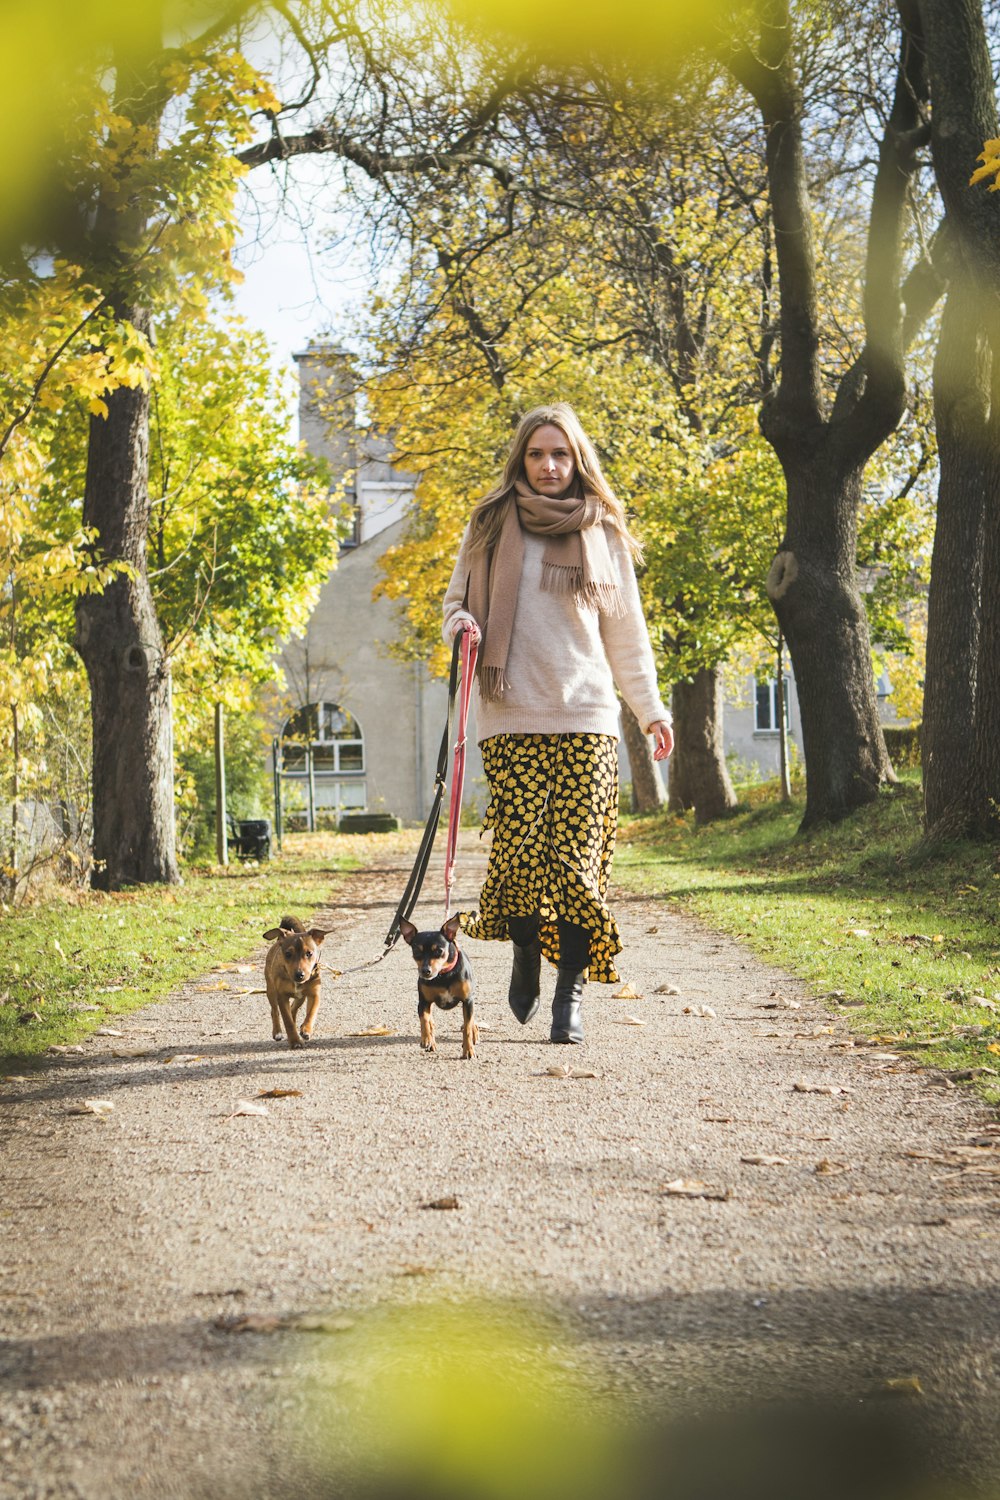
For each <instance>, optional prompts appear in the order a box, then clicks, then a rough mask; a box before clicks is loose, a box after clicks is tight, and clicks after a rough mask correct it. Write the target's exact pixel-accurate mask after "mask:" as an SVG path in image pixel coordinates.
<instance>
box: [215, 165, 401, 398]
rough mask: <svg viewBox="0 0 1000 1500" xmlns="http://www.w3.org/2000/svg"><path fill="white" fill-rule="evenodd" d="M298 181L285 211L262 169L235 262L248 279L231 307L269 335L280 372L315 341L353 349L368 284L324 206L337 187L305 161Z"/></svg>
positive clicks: (248, 199) (245, 205) (250, 193)
mask: <svg viewBox="0 0 1000 1500" xmlns="http://www.w3.org/2000/svg"><path fill="white" fill-rule="evenodd" d="M298 176H299V181H298V183H297V184H296V186H297V188H298V190H297V191H295V192H294V194H293V197H292V198H291V199H290V201H289V203H288V204H287V205H285V206H284V207H283V205H282V199H281V190H280V185H279V180H278V179H277V178H276V177H271V176H269V175H268V171H267V169H266V168H264V169H261V170H260V171H259V172H256V173H254V174H253V177H252V179H251V186H250V188H249V189H245V190H244V191H243V193H242V196H241V199H240V202H239V205H238V209H239V222H240V225H241V228H242V231H243V233H242V238H241V240H240V243H239V245H238V247H237V250H236V254H235V263H236V265H237V267H238V268H239V270H240V271H242V272H243V275H244V280H243V283H242V285H240V286H238V287H237V288H236V289H235V293H234V297H233V308H234V311H235V312H237V313H238V314H239V315H240V316H241V317H242V318H244V319H245V320H246V321H247V323H249V324H250V326H251V327H252V328H256V329H259V330H260V331H261V332H262V333H263V334H264V335H265V337H266V338H267V340H268V342H269V343H270V345H271V348H272V357H273V363H274V367H275V372H276V374H277V373H278V372H280V371H282V370H287V369H288V367H289V366H290V365H291V363H292V355H293V354H294V353H297V352H300V351H301V350H303V349H304V348H305V347H306V345H307V344H308V343H309V341H310V339H317V338H332V339H333V340H334V341H335V342H338V343H346V344H348V345H349V346H350V345H352V344H353V343H354V342H355V341H354V340H353V339H352V337H351V325H352V322H354V321H355V320H356V317H357V314H358V310H359V308H360V305H361V303H362V301H363V299H364V297H365V295H366V293H367V291H368V289H369V286H370V274H371V273H370V268H369V263H368V259H367V256H366V255H365V253H364V252H363V250H360V249H355V248H353V247H352V246H351V245H350V244H348V243H347V237H346V235H345V233H344V230H345V228H346V226H345V224H344V222H343V219H342V218H341V217H339V216H338V215H337V214H336V213H335V212H333V211H332V210H328V209H326V208H325V207H324V201H325V202H329V201H330V200H331V199H332V197H333V191H334V190H333V189H332V188H331V187H329V186H327V185H326V184H325V182H324V179H323V176H322V175H321V173H320V171H319V169H318V168H317V167H316V165H315V164H310V163H309V162H308V161H307V162H304V163H302V164H301V167H300V170H299V174H298ZM303 221H304V222H303ZM293 420H294V419H293Z"/></svg>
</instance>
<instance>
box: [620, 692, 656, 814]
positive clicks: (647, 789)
mask: <svg viewBox="0 0 1000 1500" xmlns="http://www.w3.org/2000/svg"><path fill="white" fill-rule="evenodd" d="M622 732H623V734H624V736H625V748H626V749H627V751H628V763H629V768H630V770H631V772H632V811H633V812H637V813H646V812H656V810H657V808H658V807H662V806H663V802H664V798H665V796H666V793H665V792H664V790H663V780H662V778H661V776H660V770H659V767H658V766H657V764H656V761H655V760H654V759H653V743H652V741H651V740H650V738H649V735H648V734H646V732H645V731H644V729H643V727H642V725H641V724H640V723H639V720H638V719H637V718H636V716H635V714H634V713H633V712H632V710H631V709H630V708H629V706H628V704H627V703H626V702H625V701H624V700H623V701H622Z"/></svg>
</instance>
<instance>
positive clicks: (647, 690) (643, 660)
mask: <svg viewBox="0 0 1000 1500" xmlns="http://www.w3.org/2000/svg"><path fill="white" fill-rule="evenodd" d="M607 536H608V548H609V550H610V552H611V560H612V562H613V564H614V567H615V571H616V572H617V574H618V582H619V587H620V588H621V595H622V603H623V604H624V606H625V608H624V613H623V614H622V615H621V616H618V617H614V616H610V615H602V616H601V639H602V641H603V643H604V650H605V653H606V655H607V658H608V662H609V663H610V666H611V672H612V675H613V677H614V679H615V684H616V686H617V688H618V690H619V692H620V693H621V695H622V697H623V698H624V699H625V702H626V703H627V704H628V706H629V708H630V709H631V710H632V712H633V713H634V714H635V716H636V718H637V719H638V721H639V724H640V726H641V727H642V728H643V729H644V730H646V731H647V732H648V731H649V726H650V725H651V724H655V723H656V722H657V720H659V719H663V720H666V722H667V723H668V724H669V723H671V722H672V719H671V715H670V710H669V709H668V708H666V706H665V705H664V703H663V701H662V699H661V698H660V687H659V683H658V682H657V680H656V662H655V661H654V659H653V648H652V646H651V645H650V643H649V631H648V630H647V629H646V621H645V617H644V615H643V611H642V599H641V598H640V596H639V585H638V583H637V582H636V577H635V568H634V567H633V566H632V557H631V554H630V552H629V550H628V545H627V543H626V542H625V540H624V538H623V537H621V536H619V535H618V533H617V532H615V531H612V530H611V529H610V527H609V528H608V530H607Z"/></svg>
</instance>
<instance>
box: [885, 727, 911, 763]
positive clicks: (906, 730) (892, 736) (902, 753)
mask: <svg viewBox="0 0 1000 1500" xmlns="http://www.w3.org/2000/svg"><path fill="white" fill-rule="evenodd" d="M920 730H921V725H920V724H886V725H885V727H884V729H883V731H882V733H883V734H884V735H885V748H886V749H887V750H888V752H889V759H890V760H891V761H892V764H893V767H894V769H895V770H897V771H900V770H907V771H919V770H920Z"/></svg>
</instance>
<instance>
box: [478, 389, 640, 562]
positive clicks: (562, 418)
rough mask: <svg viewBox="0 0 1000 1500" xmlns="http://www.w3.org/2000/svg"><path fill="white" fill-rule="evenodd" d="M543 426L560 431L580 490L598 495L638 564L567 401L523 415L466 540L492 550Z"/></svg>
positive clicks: (621, 510) (633, 542)
mask: <svg viewBox="0 0 1000 1500" xmlns="http://www.w3.org/2000/svg"><path fill="white" fill-rule="evenodd" d="M547 426H552V427H558V428H559V430H560V431H561V432H564V433H565V434H566V441H567V443H568V444H569V449H570V452H571V453H572V455H573V460H574V462H575V464H576V472H577V476H578V477H579V479H580V480H581V481H582V483H583V487H584V489H585V490H586V491H587V492H588V493H590V494H593V495H596V496H597V498H598V499H599V500H600V501H601V503H602V505H603V506H604V510H605V514H606V518H607V521H608V524H609V525H610V526H611V527H612V529H613V530H614V531H617V532H618V534H619V536H622V537H624V539H625V541H626V542H627V543H628V545H629V547H630V548H631V551H632V556H633V557H634V558H636V560H639V559H641V557H642V548H641V546H640V543H639V541H638V539H637V538H636V537H634V536H633V535H632V533H631V532H630V531H629V529H628V520H627V518H626V515H625V507H624V505H623V504H622V502H621V501H620V500H619V499H618V496H617V495H616V494H615V492H614V490H613V489H612V488H611V486H610V484H609V483H608V481H607V480H606V479H605V477H604V471H603V470H602V468H601V461H600V459H599V458H598V456H597V450H596V448H595V447H594V444H593V443H592V441H591V439H590V438H589V437H588V436H587V434H586V432H585V431H584V429H583V424H582V423H581V421H580V418H579V417H578V416H577V414H576V412H575V411H574V410H573V408H572V407H571V406H570V405H569V403H568V402H567V401H553V402H552V404H551V405H550V406H536V407H535V408H534V409H533V410H532V411H529V412H526V413H525V414H524V416H523V417H522V418H521V420H520V422H519V423H518V424H517V431H516V432H515V433H514V436H513V438H512V440H511V445H510V451H509V453H508V454H507V461H506V463H505V464H504V468H503V473H502V475H501V476H500V479H499V481H498V483H497V484H495V485H494V486H493V488H492V489H491V490H489V491H488V492H487V494H485V495H484V496H483V498H482V499H481V500H479V501H477V502H476V505H475V507H474V508H473V511H472V516H471V518H470V521H469V536H470V541H471V543H472V547H473V550H474V551H484V552H492V550H493V548H494V547H495V546H496V543H497V541H498V540H499V537H500V532H501V530H502V528H503V523H504V517H505V516H506V514H507V506H506V501H507V500H508V499H509V497H510V496H511V495H512V494H513V493H514V486H515V485H516V484H517V481H518V480H519V479H520V480H522V481H524V480H525V479H526V475H525V472H524V455H525V453H526V452H527V450H528V444H529V443H530V441H531V438H532V436H533V434H534V433H536V432H537V431H538V429H539V427H547Z"/></svg>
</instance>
